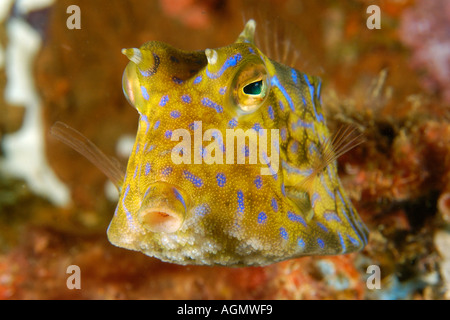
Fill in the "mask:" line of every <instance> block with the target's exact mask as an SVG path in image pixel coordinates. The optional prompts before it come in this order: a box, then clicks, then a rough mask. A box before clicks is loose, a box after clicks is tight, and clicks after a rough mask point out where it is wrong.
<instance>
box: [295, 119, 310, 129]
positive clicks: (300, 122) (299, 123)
mask: <svg viewBox="0 0 450 320" xmlns="http://www.w3.org/2000/svg"><path fill="white" fill-rule="evenodd" d="M291 128H292V130H293V131H295V130H296V129H297V128H305V129H312V128H314V123H312V122H305V121H303V120H302V119H298V120H297V122H294V123H291Z"/></svg>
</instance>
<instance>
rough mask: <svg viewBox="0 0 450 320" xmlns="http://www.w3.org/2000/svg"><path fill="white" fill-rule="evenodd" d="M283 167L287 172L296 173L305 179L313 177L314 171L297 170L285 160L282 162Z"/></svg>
mask: <svg viewBox="0 0 450 320" xmlns="http://www.w3.org/2000/svg"><path fill="white" fill-rule="evenodd" d="M281 166H282V167H283V168H284V169H285V170H286V171H287V173H296V174H299V175H301V176H304V177H307V176H309V175H311V173H312V172H313V169H306V170H300V169H298V168H295V167H294V166H291V165H290V164H288V163H287V162H286V161H284V160H281Z"/></svg>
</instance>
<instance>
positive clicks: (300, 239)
mask: <svg viewBox="0 0 450 320" xmlns="http://www.w3.org/2000/svg"><path fill="white" fill-rule="evenodd" d="M297 245H298V246H299V247H300V248H304V247H305V240H303V239H302V238H298V239H297Z"/></svg>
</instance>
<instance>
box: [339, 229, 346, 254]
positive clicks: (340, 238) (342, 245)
mask: <svg viewBox="0 0 450 320" xmlns="http://www.w3.org/2000/svg"><path fill="white" fill-rule="evenodd" d="M338 236H339V241H340V242H341V247H342V252H343V253H344V252H345V251H346V249H347V248H346V246H345V241H344V238H342V235H341V233H340V232H338Z"/></svg>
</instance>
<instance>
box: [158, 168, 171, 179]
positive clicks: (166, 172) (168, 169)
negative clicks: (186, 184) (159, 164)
mask: <svg viewBox="0 0 450 320" xmlns="http://www.w3.org/2000/svg"><path fill="white" fill-rule="evenodd" d="M172 171H173V169H172V167H165V168H164V169H163V170H162V171H161V174H162V175H163V176H164V177H167V176H169V175H170V174H171V173H172Z"/></svg>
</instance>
